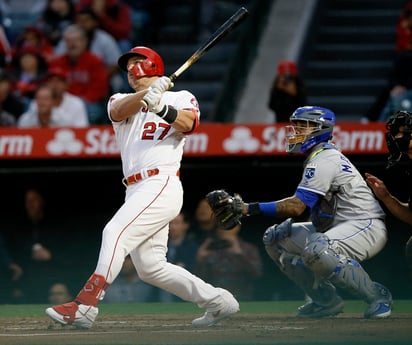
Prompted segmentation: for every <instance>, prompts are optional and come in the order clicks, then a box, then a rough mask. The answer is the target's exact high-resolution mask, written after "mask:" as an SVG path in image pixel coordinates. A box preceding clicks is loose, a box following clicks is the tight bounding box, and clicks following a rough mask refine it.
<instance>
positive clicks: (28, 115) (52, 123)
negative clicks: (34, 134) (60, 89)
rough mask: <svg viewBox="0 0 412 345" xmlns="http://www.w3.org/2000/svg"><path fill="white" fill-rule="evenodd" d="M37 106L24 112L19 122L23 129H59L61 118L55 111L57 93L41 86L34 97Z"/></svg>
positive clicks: (45, 86)
mask: <svg viewBox="0 0 412 345" xmlns="http://www.w3.org/2000/svg"><path fill="white" fill-rule="evenodd" d="M34 102H35V104H36V105H35V106H34V107H30V108H29V109H28V110H27V111H26V112H24V113H23V114H22V115H21V116H20V117H19V119H18V121H17V126H18V127H20V128H23V127H58V126H60V116H59V114H58V113H57V112H56V111H55V109H54V108H55V105H56V93H55V92H54V91H53V89H52V88H51V87H50V86H48V85H40V86H39V87H38V88H37V90H36V92H35V96H34Z"/></svg>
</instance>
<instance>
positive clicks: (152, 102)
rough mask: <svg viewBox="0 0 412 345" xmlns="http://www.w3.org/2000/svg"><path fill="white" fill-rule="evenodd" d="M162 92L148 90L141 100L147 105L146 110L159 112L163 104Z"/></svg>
mask: <svg viewBox="0 0 412 345" xmlns="http://www.w3.org/2000/svg"><path fill="white" fill-rule="evenodd" d="M162 96H163V92H162V91H160V90H159V89H150V90H149V91H148V92H147V93H146V95H145V96H144V98H143V100H144V101H145V102H146V104H147V108H148V109H149V110H150V111H152V112H154V113H158V112H160V111H161V110H162V109H163V107H164V106H165V104H164V103H163V102H162Z"/></svg>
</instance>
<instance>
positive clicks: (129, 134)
mask: <svg viewBox="0 0 412 345" xmlns="http://www.w3.org/2000/svg"><path fill="white" fill-rule="evenodd" d="M127 95H129V94H121V93H117V94H115V95H113V96H112V97H111V98H110V101H109V103H108V113H109V114H110V107H111V105H112V103H113V102H114V101H115V100H118V99H121V98H123V97H126V96H127ZM162 100H163V102H164V103H165V104H168V105H171V106H172V107H174V108H176V109H195V110H196V111H197V114H198V116H200V112H199V106H198V103H197V100H196V98H195V97H194V96H193V95H192V94H191V93H190V92H188V91H178V92H170V91H167V92H165V93H164V95H163V98H162ZM112 124H113V129H114V131H115V134H116V140H117V144H118V146H119V149H120V155H121V158H122V164H123V174H124V176H125V177H127V176H130V175H132V174H136V173H138V172H140V171H141V170H147V169H153V168H158V169H159V170H160V171H161V172H165V171H166V172H169V173H176V172H177V171H178V170H179V168H180V161H181V159H182V155H183V146H184V143H185V139H186V135H185V134H183V133H181V132H178V131H176V130H175V129H174V128H173V127H172V126H171V125H170V124H168V123H167V122H166V121H164V120H162V119H161V118H160V117H159V116H158V115H156V114H155V113H152V112H150V111H148V110H146V109H141V110H140V111H139V112H138V113H137V114H136V115H135V116H132V117H130V118H128V119H126V120H124V121H121V122H112Z"/></svg>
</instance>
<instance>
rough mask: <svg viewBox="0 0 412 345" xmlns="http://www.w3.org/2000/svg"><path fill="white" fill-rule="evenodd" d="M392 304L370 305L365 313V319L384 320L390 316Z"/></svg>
mask: <svg viewBox="0 0 412 345" xmlns="http://www.w3.org/2000/svg"><path fill="white" fill-rule="evenodd" d="M391 312H392V302H380V303H377V302H375V303H372V304H371V305H370V306H369V307H368V309H366V312H365V319H384V318H387V317H389V316H390V315H391Z"/></svg>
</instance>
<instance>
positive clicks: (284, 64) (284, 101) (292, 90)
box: [269, 60, 307, 122]
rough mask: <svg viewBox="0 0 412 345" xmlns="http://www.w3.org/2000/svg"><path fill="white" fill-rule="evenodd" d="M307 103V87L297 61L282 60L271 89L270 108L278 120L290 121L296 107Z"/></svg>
mask: <svg viewBox="0 0 412 345" xmlns="http://www.w3.org/2000/svg"><path fill="white" fill-rule="evenodd" d="M306 104H307V95H306V89H305V86H304V83H303V80H302V78H301V77H300V75H299V71H298V66H297V65H296V63H295V62H293V61H289V60H282V61H280V62H279V63H278V66H277V73H276V77H275V80H274V82H273V85H272V88H271V90H270V97H269V108H270V109H271V110H272V111H273V112H274V114H273V115H274V117H275V121H276V122H289V117H290V115H292V113H293V112H294V111H295V109H297V108H299V107H302V106H304V105H306Z"/></svg>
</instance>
